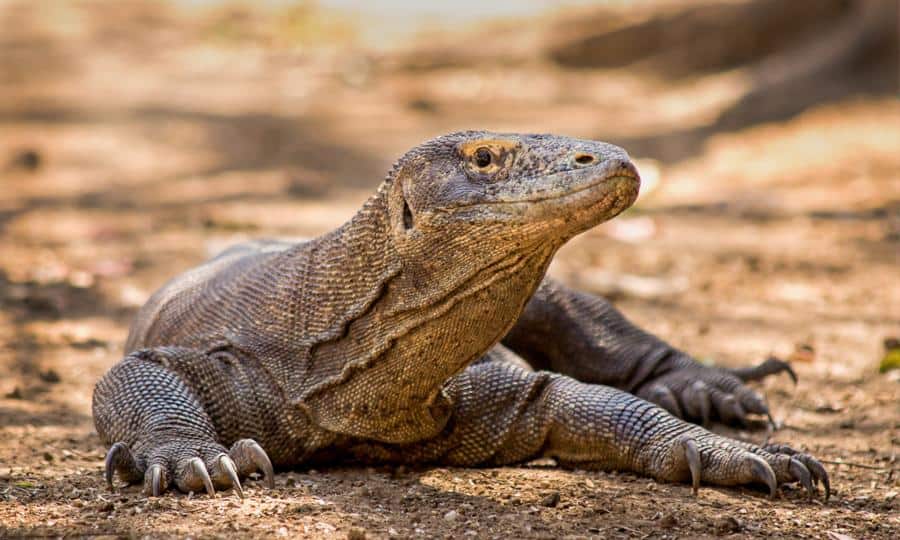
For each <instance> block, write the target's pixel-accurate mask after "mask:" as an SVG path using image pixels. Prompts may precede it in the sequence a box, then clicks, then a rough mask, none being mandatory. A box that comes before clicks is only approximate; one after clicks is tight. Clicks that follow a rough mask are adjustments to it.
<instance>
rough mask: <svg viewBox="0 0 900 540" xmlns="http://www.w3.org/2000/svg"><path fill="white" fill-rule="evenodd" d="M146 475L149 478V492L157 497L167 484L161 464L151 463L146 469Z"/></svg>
mask: <svg viewBox="0 0 900 540" xmlns="http://www.w3.org/2000/svg"><path fill="white" fill-rule="evenodd" d="M147 475H148V476H147V477H148V478H149V480H150V493H151V494H152V495H153V496H154V497H159V496H160V495H161V494H162V492H163V490H164V489H165V487H166V485H167V484H168V482H166V477H165V471H163V466H162V465H160V464H159V463H156V464H154V465H151V466H150V468H149V469H147Z"/></svg>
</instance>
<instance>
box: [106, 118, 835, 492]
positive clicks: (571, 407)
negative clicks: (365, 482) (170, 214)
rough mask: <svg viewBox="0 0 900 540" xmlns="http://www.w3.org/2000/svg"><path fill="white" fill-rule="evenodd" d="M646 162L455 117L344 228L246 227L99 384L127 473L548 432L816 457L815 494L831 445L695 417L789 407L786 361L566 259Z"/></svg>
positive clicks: (574, 447) (203, 482) (751, 465)
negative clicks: (651, 317)
mask: <svg viewBox="0 0 900 540" xmlns="http://www.w3.org/2000/svg"><path fill="white" fill-rule="evenodd" d="M639 184H640V180H639V177H638V173H637V171H636V169H635V167H634V165H633V164H632V163H631V162H630V161H629V158H628V155H627V154H626V153H625V152H624V151H623V150H621V149H620V148H617V147H615V146H612V145H610V144H605V143H601V142H593V141H585V140H576V139H570V138H566V137H558V136H552V135H517V134H496V133H487V132H462V133H454V134H450V135H446V136H443V137H439V138H436V139H434V140H431V141H429V142H426V143H424V144H422V145H420V146H418V147H416V148H414V149H412V150H410V151H409V152H408V153H407V154H405V155H404V156H403V157H401V158H400V159H399V161H398V162H397V163H396V164H395V165H394V167H393V168H392V170H391V171H390V172H389V174H388V175H387V178H386V179H385V181H384V182H383V183H382V184H381V186H380V187H379V189H378V190H377V191H376V192H375V194H374V195H372V196H371V197H370V198H369V199H368V200H367V201H366V202H365V204H363V206H362V208H361V209H360V210H359V212H358V213H357V214H356V215H355V216H353V217H352V218H351V219H350V220H349V221H348V222H347V223H345V224H344V225H342V226H341V227H339V228H338V229H336V230H334V231H332V232H330V233H328V234H325V235H323V236H321V237H319V238H316V239H314V240H310V241H307V242H303V243H296V244H291V243H286V242H279V241H260V242H252V243H248V244H243V245H239V246H236V247H233V248H231V249H228V250H227V251H225V252H224V253H222V254H221V255H219V256H217V257H215V258H213V259H212V260H210V261H208V262H206V263H205V264H203V265H201V266H200V267H198V268H195V269H193V270H191V271H189V272H187V273H185V274H183V275H181V276H180V277H177V278H175V279H174V280H172V281H170V282H169V283H168V284H167V285H165V286H164V287H163V288H162V289H161V290H159V291H158V292H157V293H155V294H154V295H153V296H152V297H151V298H150V300H149V301H148V302H147V304H146V305H145V306H144V307H143V308H142V309H141V311H140V313H139V314H138V316H137V319H136V321H135V322H134V324H133V326H132V328H131V332H130V335H129V337H128V341H127V344H126V352H127V356H126V357H125V359H124V360H123V361H121V362H120V363H118V364H117V365H115V366H113V367H112V368H111V369H110V370H109V372H108V373H106V375H105V376H104V377H103V378H102V379H101V380H100V382H99V383H98V384H97V387H96V389H95V391H94V398H93V413H94V421H95V424H96V427H97V431H98V432H99V434H100V437H101V438H102V440H103V441H104V443H105V444H110V445H112V446H111V448H110V449H109V452H108V454H107V457H106V479H107V481H108V482H109V484H110V486H111V487H112V485H113V475H114V473H118V475H119V477H120V478H121V479H123V480H125V481H127V482H129V483H138V482H143V484H144V489H145V491H146V492H148V493H149V494H152V495H159V494H160V493H162V492H163V491H165V490H166V489H167V488H169V487H170V486H172V485H174V486H176V487H177V488H178V489H179V490H181V491H184V492H189V491H199V490H201V489H205V490H206V491H207V492H208V493H210V494H213V493H214V492H215V491H214V490H215V488H219V489H227V488H228V487H233V488H234V489H235V490H236V491H237V492H238V493H239V494H240V495H241V496H243V491H242V489H241V484H240V479H242V478H245V477H246V476H247V475H249V474H251V473H253V472H255V471H257V470H260V471H262V472H263V474H264V478H265V480H267V481H268V485H269V486H270V487H271V486H273V485H274V482H273V464H274V465H275V466H278V467H289V466H295V465H299V464H309V463H322V462H337V461H344V462H354V463H360V462H362V463H406V464H417V463H422V464H428V463H435V464H442V465H453V466H495V465H505V464H514V463H522V462H524V461H527V460H530V459H533V458H537V457H540V456H548V457H552V458H554V459H556V461H557V462H558V463H559V464H560V465H561V466H564V467H578V468H585V469H602V470H622V471H634V472H636V473H639V474H643V475H647V476H651V477H653V478H656V479H659V480H663V481H676V482H677V481H691V482H692V483H693V487H694V490H695V491H696V489H697V487H698V485H699V484H700V482H705V483H710V484H718V485H738V484H749V483H757V484H762V485H765V486H767V487H768V489H769V491H770V493H772V494H773V495H774V493H775V492H776V490H777V487H778V485H779V484H781V483H786V482H794V481H797V482H800V483H801V484H802V485H803V486H804V487H805V488H806V490H807V492H808V493H809V495H810V496H812V494H813V493H814V492H815V491H816V489H817V488H818V485H819V482H820V481H821V483H822V484H823V486H824V489H825V497H826V498H827V496H828V493H829V480H828V475H827V473H826V471H825V469H824V468H823V467H822V465H821V464H820V463H819V462H818V461H817V460H815V459H814V458H812V457H811V456H809V455H807V454H803V453H799V452H796V451H794V450H792V449H791V448H790V447H788V446H783V445H770V446H766V447H759V446H754V445H752V444H749V443H745V442H739V441H735V440H731V439H728V438H725V437H722V436H719V435H716V434H714V433H711V432H710V431H707V430H706V429H704V428H703V427H701V426H699V425H695V424H691V423H688V422H686V421H685V420H682V419H681V418H679V417H683V418H687V419H690V420H695V421H697V420H702V421H704V422H705V421H707V420H709V419H711V418H718V419H720V420H722V421H724V422H726V423H740V422H742V421H743V420H744V419H745V417H746V415H747V414H748V413H754V414H768V409H767V407H766V404H765V401H764V399H763V398H762V397H761V396H760V395H759V394H758V393H756V392H755V391H753V390H751V389H749V388H748V387H747V386H745V385H744V382H745V381H747V380H751V379H758V378H761V377H764V376H767V375H770V374H773V373H776V372H779V371H785V370H788V371H789V369H790V368H789V367H788V366H786V365H785V364H783V363H782V364H777V363H774V364H773V363H772V362H769V363H764V364H762V365H760V366H757V367H755V368H747V369H742V370H731V371H729V370H725V369H720V368H713V367H705V366H703V365H701V364H699V363H698V362H696V361H695V360H693V359H692V358H691V357H690V356H688V355H687V354H685V353H683V352H681V351H679V350H678V349H675V348H674V347H672V346H670V345H668V344H666V343H664V342H663V341H662V340H660V339H658V338H656V337H654V336H652V335H650V334H649V333H647V332H644V331H642V330H639V329H638V328H636V327H635V326H633V325H632V324H631V323H629V322H628V321H627V320H626V319H625V318H624V317H623V316H622V315H620V314H619V313H618V312H617V311H616V310H615V309H614V308H613V307H612V306H610V304H609V303H608V302H607V301H605V300H603V299H602V298H598V297H595V296H591V295H589V294H585V293H581V292H578V291H575V290H572V289H569V288H567V287H566V286H564V285H562V284H560V283H558V282H555V281H553V280H551V279H549V278H546V277H545V276H544V274H545V272H546V270H547V266H548V264H549V263H550V260H551V258H552V257H553V255H554V253H555V252H556V251H557V249H558V248H559V247H560V246H562V245H563V244H564V243H565V242H566V241H567V240H569V239H570V238H572V237H573V236H575V235H576V234H578V233H580V232H582V231H585V230H587V229H589V228H591V227H593V226H594V225H596V224H598V223H600V222H602V221H605V220H608V219H610V218H612V217H613V216H615V215H617V214H619V213H620V212H622V211H623V210H625V209H626V208H627V207H628V206H630V205H631V204H632V203H633V202H634V200H635V197H636V196H637V193H638V187H639ZM605 385H608V386H605ZM641 398H643V399H641ZM645 399H646V400H650V401H654V402H656V403H658V404H659V405H661V407H660V406H657V405H654V404H652V403H650V402H648V401H645ZM666 409H667V410H668V412H667V410H666Z"/></svg>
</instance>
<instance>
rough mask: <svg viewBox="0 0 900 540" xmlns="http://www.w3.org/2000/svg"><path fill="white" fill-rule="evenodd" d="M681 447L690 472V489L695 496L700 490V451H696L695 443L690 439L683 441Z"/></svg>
mask: <svg viewBox="0 0 900 540" xmlns="http://www.w3.org/2000/svg"><path fill="white" fill-rule="evenodd" d="M681 445H682V447H684V459H685V460H686V461H687V463H688V467H689V468H690V470H691V487H692V488H693V490H694V496H696V495H697V492H698V491H699V490H700V476H701V473H702V466H703V465H702V462H701V461H700V451H699V450H698V449H697V443H695V442H694V441H693V440H691V439H685V440H683V441H682V442H681Z"/></svg>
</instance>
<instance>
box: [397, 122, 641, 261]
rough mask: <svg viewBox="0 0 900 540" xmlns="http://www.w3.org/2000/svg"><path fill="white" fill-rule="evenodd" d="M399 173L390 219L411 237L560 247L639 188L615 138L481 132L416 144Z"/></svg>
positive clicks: (403, 237)
mask: <svg viewBox="0 0 900 540" xmlns="http://www.w3.org/2000/svg"><path fill="white" fill-rule="evenodd" d="M391 176H392V177H393V185H392V186H391V187H390V191H391V193H390V196H389V207H390V213H391V226H392V228H393V230H394V234H395V236H396V237H397V238H398V240H400V241H401V243H403V244H406V243H408V242H411V241H415V240H416V239H418V240H424V239H425V238H427V237H435V238H440V239H443V240H444V241H445V244H452V242H447V240H448V239H449V238H451V237H456V236H459V235H465V236H468V237H470V238H479V237H480V238H494V239H497V240H502V241H503V242H506V243H507V244H510V245H514V246H522V247H527V246H528V244H532V245H533V244H535V243H536V244H543V245H546V244H551V245H556V246H557V247H558V246H559V245H562V243H564V242H565V241H566V240H568V239H569V238H571V237H572V236H574V235H575V234H578V233H580V232H582V231H584V230H586V229H589V228H590V227H593V226H594V225H596V224H598V223H600V222H602V221H605V220H608V219H610V218H612V217H614V216H615V215H617V214H618V213H620V212H621V211H622V210H624V209H626V208H628V206H630V205H631V204H632V203H633V202H634V200H635V198H636V197H637V193H638V187H639V185H640V180H639V177H638V174H637V170H636V169H635V167H634V165H632V163H631V161H630V160H629V158H628V154H626V153H625V151H624V150H622V149H621V148H618V147H616V146H613V145H611V144H607V143H602V142H596V141H588V140H580V139H572V138H568V137H561V136H555V135H520V134H501V133H490V132H477V131H467V132H459V133H452V134H449V135H445V136H443V137H439V138H437V139H433V140H431V141H429V142H426V143H424V144H422V145H420V146H418V147H416V148H414V149H413V150H410V151H409V152H408V153H407V154H406V155H404V156H403V157H402V158H400V160H399V161H398V162H397V164H396V165H395V166H394V169H393V171H392V173H391ZM415 243H417V244H418V243H419V242H415ZM431 249H432V250H433V249H434V247H433V246H432V247H431Z"/></svg>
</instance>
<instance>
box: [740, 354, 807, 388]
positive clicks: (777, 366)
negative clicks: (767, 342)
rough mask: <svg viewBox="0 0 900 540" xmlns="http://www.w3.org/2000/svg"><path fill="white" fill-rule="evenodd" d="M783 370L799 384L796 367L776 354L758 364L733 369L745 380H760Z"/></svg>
mask: <svg viewBox="0 0 900 540" xmlns="http://www.w3.org/2000/svg"><path fill="white" fill-rule="evenodd" d="M782 372H784V373H787V374H788V376H789V377H790V378H791V380H792V381H794V384H797V373H795V372H794V368H792V367H791V365H790V364H789V363H788V362H785V361H784V360H781V359H779V358H776V357H774V356H770V357H768V358H766V359H765V361H763V362H762V363H761V364H759V365H757V366H753V367H746V368H737V369H732V370H731V373H733V374H734V375H735V376H736V377H738V378H739V379H741V380H742V381H744V382H747V381H758V380H760V379H764V378H766V377H768V376H769V375H776V374H778V373H782Z"/></svg>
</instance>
